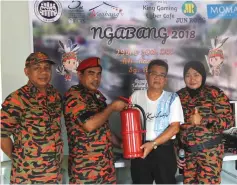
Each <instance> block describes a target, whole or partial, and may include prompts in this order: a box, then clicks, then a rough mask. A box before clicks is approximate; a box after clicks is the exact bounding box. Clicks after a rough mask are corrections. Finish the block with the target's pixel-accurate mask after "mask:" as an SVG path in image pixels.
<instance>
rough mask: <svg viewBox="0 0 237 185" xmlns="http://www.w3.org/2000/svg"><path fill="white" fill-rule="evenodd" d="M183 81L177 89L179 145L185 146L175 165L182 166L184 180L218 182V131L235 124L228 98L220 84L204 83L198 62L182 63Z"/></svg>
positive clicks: (221, 151) (220, 155) (220, 146)
mask: <svg viewBox="0 0 237 185" xmlns="http://www.w3.org/2000/svg"><path fill="white" fill-rule="evenodd" d="M184 81H185V84H186V87H185V88H183V89H181V90H179V91H178V95H179V97H180V100H181V103H182V107H183V111H184V121H185V124H183V125H182V126H181V129H180V146H179V147H183V148H184V149H185V162H182V161H180V160H178V166H179V167H183V168H184V184H220V183H221V168H222V161H223V155H224V145H223V143H222V142H221V134H222V132H223V131H224V130H225V129H229V128H231V127H232V126H233V125H234V117H233V113H232V110H231V107H230V103H229V99H228V97H227V96H226V95H225V94H224V92H223V91H222V90H220V89H219V88H217V87H214V86H207V85H205V81H206V72H205V68H204V66H203V64H202V63H201V62H198V61H193V62H189V63H187V64H186V65H185V66H184ZM179 147H178V148H179Z"/></svg>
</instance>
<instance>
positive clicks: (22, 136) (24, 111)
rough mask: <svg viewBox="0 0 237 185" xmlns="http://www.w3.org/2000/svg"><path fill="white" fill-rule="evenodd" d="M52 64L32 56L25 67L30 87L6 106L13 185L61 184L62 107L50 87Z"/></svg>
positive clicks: (4, 144) (4, 136) (4, 141)
mask: <svg viewBox="0 0 237 185" xmlns="http://www.w3.org/2000/svg"><path fill="white" fill-rule="evenodd" d="M52 64H54V62H53V61H52V60H50V59H49V57H48V56H47V55H46V54H44V53H42V52H35V53H31V54H30V55H29V56H28V58H27V59H26V63H25V74H26V76H27V77H28V79H29V81H28V83H27V84H26V85H25V86H23V87H21V88H20V89H18V90H17V91H15V92H13V93H11V94H10V95H9V96H8V97H7V98H6V100H5V101H4V102H3V104H2V109H1V148H2V150H3V152H4V153H5V154H6V155H7V156H8V157H9V158H10V159H11V161H12V169H11V184H35V183H40V184H49V183H53V184H56V183H60V182H61V179H62V175H61V173H60V171H61V162H62V154H63V142H62V140H61V126H60V124H61V123H60V118H61V111H62V110H61V107H62V106H61V97H60V94H59V93H58V92H57V91H56V89H54V88H53V87H52V86H51V85H49V82H50V79H51V72H52V71H51V65H52ZM11 135H13V138H14V142H12V140H11V138H10V136H11Z"/></svg>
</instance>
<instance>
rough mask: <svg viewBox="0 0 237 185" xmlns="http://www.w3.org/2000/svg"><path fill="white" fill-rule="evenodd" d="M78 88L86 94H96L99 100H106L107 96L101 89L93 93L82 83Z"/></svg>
mask: <svg viewBox="0 0 237 185" xmlns="http://www.w3.org/2000/svg"><path fill="white" fill-rule="evenodd" d="M78 88H79V89H80V90H82V91H83V92H84V93H85V94H91V95H92V96H96V98H97V99H99V100H102V101H106V98H105V97H104V95H103V94H102V93H101V92H100V91H99V90H96V91H95V92H94V93H92V92H91V91H89V90H88V89H87V88H86V87H85V86H83V85H82V84H80V83H79V84H78Z"/></svg>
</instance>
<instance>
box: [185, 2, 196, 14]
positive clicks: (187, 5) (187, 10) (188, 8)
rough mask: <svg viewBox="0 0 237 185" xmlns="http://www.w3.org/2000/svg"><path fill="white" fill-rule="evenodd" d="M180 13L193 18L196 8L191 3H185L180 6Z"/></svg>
mask: <svg viewBox="0 0 237 185" xmlns="http://www.w3.org/2000/svg"><path fill="white" fill-rule="evenodd" d="M182 12H183V13H184V15H186V16H194V15H195V14H196V13H197V6H196V5H195V3H193V2H192V1H186V2H185V3H184V4H183V6H182Z"/></svg>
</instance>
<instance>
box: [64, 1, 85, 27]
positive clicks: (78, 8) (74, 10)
mask: <svg viewBox="0 0 237 185" xmlns="http://www.w3.org/2000/svg"><path fill="white" fill-rule="evenodd" d="M68 22H69V23H70V24H72V23H74V22H80V23H85V12H84V10H83V6H82V3H81V1H72V2H70V3H69V5H68Z"/></svg>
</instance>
